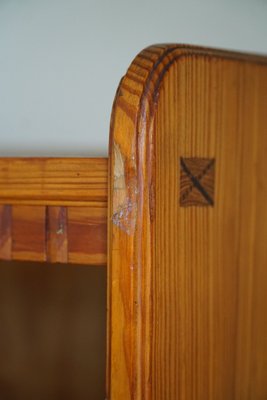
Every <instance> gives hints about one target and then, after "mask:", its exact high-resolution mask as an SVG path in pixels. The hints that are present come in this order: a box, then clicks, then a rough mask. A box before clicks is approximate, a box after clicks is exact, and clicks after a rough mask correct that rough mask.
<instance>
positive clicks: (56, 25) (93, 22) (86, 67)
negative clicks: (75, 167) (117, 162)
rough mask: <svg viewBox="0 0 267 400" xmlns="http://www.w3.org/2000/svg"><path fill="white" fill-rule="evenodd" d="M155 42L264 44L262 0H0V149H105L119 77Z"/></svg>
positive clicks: (74, 152) (266, 4) (251, 47)
mask: <svg viewBox="0 0 267 400" xmlns="http://www.w3.org/2000/svg"><path fill="white" fill-rule="evenodd" d="M163 42H182V43H190V44H202V45H208V46H213V47H214V46H216V47H223V48H228V49H237V50H247V51H253V52H262V53H267V0H220V1H219V0H176V1H175V0H165V1H164V0H132V1H129V0H0V156H10V155H13V156H27V155H28V156H32V155H35V156H94V155H99V156H105V155H106V154H107V145H108V133H109V118H110V110H111V106H112V101H113V98H114V94H115V91H116V87H117V85H118V82H119V80H120V77H121V76H122V75H123V74H124V72H125V70H126V68H127V67H128V65H129V63H130V62H131V60H132V59H133V57H134V56H135V55H136V53H138V52H139V51H140V50H141V49H142V48H144V47H145V46H147V45H149V44H153V43H163Z"/></svg>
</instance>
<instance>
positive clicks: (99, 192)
mask: <svg viewBox="0 0 267 400" xmlns="http://www.w3.org/2000/svg"><path fill="white" fill-rule="evenodd" d="M106 202H107V159H105V158H0V204H19V203H24V204H25V203H27V204H36V205H40V204H43V205H73V204H74V205H75V204H76V203H78V205H81V204H82V203H85V204H86V203H94V205H95V207H98V206H100V207H102V206H103V205H104V206H105V207H106Z"/></svg>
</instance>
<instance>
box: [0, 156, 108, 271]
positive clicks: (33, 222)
mask: <svg viewBox="0 0 267 400" xmlns="http://www.w3.org/2000/svg"><path fill="white" fill-rule="evenodd" d="M0 205H1V208H0V259H16V260H25V261H29V260H31V261H46V260H47V261H50V262H70V263H82V264H90V265H105V264H106V259H107V256H106V253H107V248H106V241H107V239H106V237H107V232H106V231H107V221H106V218H107V159H105V158H90V159H88V158H64V159H63V158H43V159H37V158H25V159H24V158H23V159H22V158H0ZM11 227H12V229H11Z"/></svg>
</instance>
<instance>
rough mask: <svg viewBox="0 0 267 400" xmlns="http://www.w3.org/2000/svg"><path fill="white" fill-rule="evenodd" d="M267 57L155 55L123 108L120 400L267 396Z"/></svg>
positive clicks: (133, 82) (117, 229) (128, 82)
mask: <svg viewBox="0 0 267 400" xmlns="http://www.w3.org/2000/svg"><path fill="white" fill-rule="evenodd" d="M266 93H267V60H266V58H264V57H256V56H250V55H242V54H237V53H229V52H223V51H217V50H210V49H203V48H196V47H188V46H177V45H166V46H154V47H150V48H148V49H145V50H144V51H143V52H141V53H140V54H139V55H138V56H137V57H136V58H135V59H134V61H133V63H132V64H131V66H130V67H129V69H128V71H127V73H126V75H125V76H124V78H123V79H122V81H121V83H120V85H119V88H118V91H117V95H116V98H115V102H114V107H113V113H112V121H111V136H110V158H109V180H110V189H109V217H108V224H109V262H108V273H109V327H110V332H109V342H108V349H109V358H108V360H109V362H108V373H107V376H108V379H107V393H108V395H107V397H108V399H110V400H122V399H123V400H130V399H131V400H178V399H179V400H193V399H195V400H215V399H216V400H225V399H232V400H249V399H251V400H252V399H253V400H263V399H265V398H267V367H266V366H267V316H266V312H265V306H266V304H267V268H266V267H267V252H266V239H267V201H266V199H267V180H266V176H267V162H266V151H267V131H266V126H267V112H266V111H267V97H266Z"/></svg>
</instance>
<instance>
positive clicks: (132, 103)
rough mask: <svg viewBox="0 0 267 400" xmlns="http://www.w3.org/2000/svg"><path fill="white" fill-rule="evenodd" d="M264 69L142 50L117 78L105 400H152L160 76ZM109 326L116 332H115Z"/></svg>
mask: <svg viewBox="0 0 267 400" xmlns="http://www.w3.org/2000/svg"><path fill="white" fill-rule="evenodd" d="M199 55H202V56H203V55H204V56H206V57H209V58H219V59H230V60H238V61H241V62H249V63H256V64H264V65H266V64H267V57H265V56H261V55H259V56H258V55H253V54H252V55H251V54H245V53H239V52H231V51H224V50H217V49H211V48H203V47H197V46H188V45H177V44H166V45H164V44H163V45H155V46H150V47H148V48H146V49H144V50H143V51H142V52H141V53H139V54H138V55H137V56H136V57H135V59H134V60H133V62H132V63H131V65H130V67H129V69H128V70H127V73H126V75H125V76H124V77H123V78H122V80H121V82H120V84H119V87H118V90H117V93H116V97H115V100H114V104H113V110H112V117H111V129H110V142H109V178H108V180H109V183H110V185H109V200H108V310H109V311H108V329H109V335H108V345H107V348H108V363H107V399H109V400H117V399H119V398H123V399H124V400H128V399H129V400H130V399H131V400H150V399H151V387H150V376H151V362H150V350H151V348H150V346H151V343H150V337H151V326H150V321H151V302H152V299H151V268H152V262H153V243H152V236H153V220H154V201H155V186H154V184H155V180H154V163H155V156H154V150H153V149H154V136H153V125H154V115H155V110H156V106H157V100H158V96H159V89H160V87H161V84H162V81H163V80H164V76H165V74H166V73H167V72H168V70H169V69H170V68H171V67H172V65H173V64H174V63H175V62H176V61H178V60H179V59H180V58H181V57H197V56H199ZM113 326H117V328H118V329H116V332H115V331H114V329H113Z"/></svg>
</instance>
